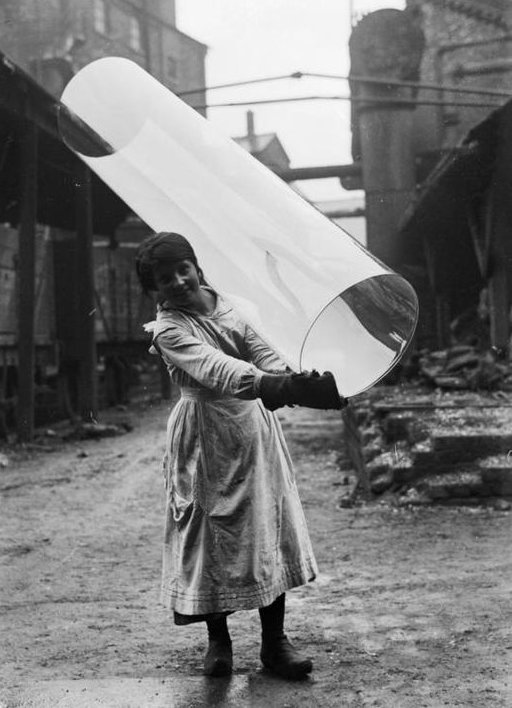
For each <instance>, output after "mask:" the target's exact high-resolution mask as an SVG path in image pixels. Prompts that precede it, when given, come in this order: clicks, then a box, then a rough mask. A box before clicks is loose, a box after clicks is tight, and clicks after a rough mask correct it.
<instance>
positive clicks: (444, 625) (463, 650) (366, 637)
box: [0, 403, 512, 708]
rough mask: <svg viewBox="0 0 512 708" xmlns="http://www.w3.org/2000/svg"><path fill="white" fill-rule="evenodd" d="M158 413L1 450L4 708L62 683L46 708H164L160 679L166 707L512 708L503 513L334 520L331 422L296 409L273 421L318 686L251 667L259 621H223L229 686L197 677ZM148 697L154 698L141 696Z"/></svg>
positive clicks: (296, 633) (290, 622) (510, 535)
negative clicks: (305, 528)
mask: <svg viewBox="0 0 512 708" xmlns="http://www.w3.org/2000/svg"><path fill="white" fill-rule="evenodd" d="M168 408H169V406H168V404H166V403H157V404H154V405H149V404H147V403H146V404H138V405H132V406H130V407H129V409H128V410H127V411H125V412H123V413H117V414H116V415H117V418H119V416H124V417H125V418H129V419H130V420H131V421H132V423H133V424H134V429H133V430H132V431H131V432H129V433H127V434H125V435H122V436H119V437H111V438H105V439H102V440H88V441H75V442H69V441H68V442H60V441H58V440H57V439H52V438H49V439H47V445H48V447H49V451H44V450H43V449H42V448H41V449H20V448H12V449H11V448H10V449H5V450H3V452H4V453H5V454H6V455H7V458H8V464H7V466H5V467H4V468H3V469H0V487H1V488H2V512H1V525H2V538H1V542H0V543H1V545H0V554H1V557H0V560H1V566H0V568H1V570H0V572H1V576H2V582H1V586H2V598H1V605H2V607H1V610H2V627H1V636H2V639H1V653H2V655H1V662H2V669H1V678H2V685H3V688H2V689H0V706H2V708H14V706H24V705H30V706H38V705H45V706H46V705H51V702H50V703H45V702H43V699H42V698H41V699H40V703H38V699H37V696H36V698H34V697H33V696H32V699H31V700H32V702H30V701H28V699H27V700H26V701H25V699H24V698H23V696H24V695H26V691H27V690H29V689H30V687H32V688H33V689H34V690H35V691H36V693H37V691H39V692H40V694H39V695H40V696H42V695H43V692H44V691H43V687H44V686H52V685H53V684H56V683H58V682H62V681H67V682H68V683H66V686H67V687H68V688H67V689H66V691H65V694H66V693H67V694H68V695H69V696H70V697H69V699H68V700H66V698H62V699H59V701H58V702H57V701H55V703H54V704H53V705H58V706H64V707H65V706H68V705H69V706H77V705H80V706H82V705H89V704H88V703H87V699H83V700H85V701H86V702H80V703H79V704H78V703H77V701H76V700H74V699H73V698H72V697H71V693H72V691H71V693H69V691H70V689H69V686H73V685H75V683H76V685H80V686H91V685H92V683H93V682H96V685H97V686H100V687H101V686H102V685H106V684H102V683H101V682H102V681H105V680H107V679H115V680H117V681H118V685H119V686H121V684H122V685H123V686H128V687H130V686H132V687H133V686H134V685H136V682H138V685H139V693H137V694H136V695H135V693H132V698H131V700H130V698H129V697H128V698H126V700H125V702H122V705H123V706H128V707H131V706H137V707H139V706H141V707H143V706H146V705H147V706H150V705H151V706H153V705H157V703H156V702H155V701H156V699H155V698H154V696H155V695H158V691H157V692H156V694H155V692H154V688H155V686H156V685H158V682H160V684H161V685H162V687H163V689H165V690H167V691H168V695H169V696H170V695H171V693H172V690H171V689H172V686H173V682H174V685H175V686H178V685H179V686H181V687H183V686H186V685H189V686H190V693H189V695H188V698H187V696H186V695H184V696H183V695H182V697H181V698H180V699H178V698H177V697H176V696H177V695H178V694H177V693H176V694H173V695H174V699H173V700H171V699H169V701H168V702H163V699H162V702H161V703H158V705H164V704H165V705H167V706H174V707H175V708H177V707H178V706H179V707H180V708H181V707H184V706H201V705H204V706H213V705H218V706H224V705H226V706H227V705H240V706H242V705H250V706H266V707H267V708H268V707H273V706H277V707H283V708H285V707H286V706H289V707H290V708H292V707H293V708H295V706H308V707H309V706H326V707H331V708H333V707H336V708H338V707H339V706H358V707H359V706H389V707H392V708H402V707H403V708H409V707H411V708H412V707H413V706H414V707H415V708H416V707H417V706H429V707H437V706H464V707H468V708H470V707H478V708H481V707H482V706H507V707H510V706H512V622H511V620H512V606H511V590H512V553H511V545H512V528H511V520H512V515H511V514H510V513H509V512H499V511H495V510H493V509H491V508H484V507H455V508H452V507H431V506H429V507H420V508H398V507H396V506H394V505H393V504H392V503H390V502H389V501H388V502H386V503H378V502H374V503H371V504H367V505H364V506H359V507H356V508H352V509H350V508H348V509H347V508H340V507H339V505H338V502H339V499H340V496H341V493H342V491H343V484H344V482H345V481H346V480H345V479H344V477H345V474H346V472H344V471H343V468H346V467H347V464H348V463H347V460H346V457H345V455H344V451H343V448H342V443H341V422H340V420H339V416H338V414H337V413H316V412H310V411H304V410H287V411H285V412H284V413H283V414H282V415H281V418H282V420H283V425H284V428H285V434H286V436H287V439H288V441H289V445H290V450H291V453H292V457H293V459H294V461H295V465H296V471H297V477H298V483H299V488H300V491H301V497H302V500H303V504H304V507H305V512H306V515H307V517H308V521H309V527H310V532H311V536H312V539H313V543H314V547H315V550H316V554H317V560H318V563H319V567H320V574H319V577H318V578H317V580H316V581H315V582H314V583H311V584H309V585H308V586H305V587H302V588H298V589H296V590H293V591H291V592H290V593H288V614H287V628H288V634H289V635H290V637H291V638H292V640H293V641H294V642H295V643H296V644H297V645H300V646H301V647H302V648H303V649H304V650H305V651H306V653H308V654H309V655H310V656H311V657H312V658H313V659H314V672H313V675H312V678H311V679H310V680H308V681H305V682H301V683H298V684H293V683H287V682H284V681H281V680H279V679H277V678H274V677H272V676H268V675H267V674H266V673H265V672H264V671H262V670H261V669H260V665H259V659H258V651H259V646H258V640H259V625H258V616H257V613H256V612H241V613H238V614H236V615H234V616H233V617H232V618H230V626H231V629H232V636H233V643H234V650H235V674H234V677H233V679H231V682H230V681H229V679H228V680H226V679H205V678H200V676H201V667H202V657H203V652H204V648H205V632H204V628H203V627H202V626H192V627H185V628H183V627H175V626H174V625H173V623H172V621H171V618H170V617H169V616H168V613H167V612H166V611H165V610H164V609H163V608H161V607H160V606H159V605H158V589H159V573H160V553H161V535H162V523H163V506H164V489H163V481H162V476H161V471H160V459H161V455H162V450H163V444H164V435H165V423H166V417H167V412H168ZM113 416H114V413H113V412H112V411H106V412H104V413H103V414H102V421H105V420H109V419H112V418H113ZM340 466H341V469H340ZM88 681H89V682H90V683H84V682H88ZM52 682H53V683H52ZM98 682H99V683H98ZM187 682H188V684H187ZM212 682H214V683H215V682H217V683H216V684H215V687H214V688H213V689H212ZM219 682H221V683H219ZM149 685H151V687H152V690H153V694H152V696H153V697H152V698H151V699H150V697H149V694H148V698H147V699H144V698H141V693H140V691H141V690H143V688H141V687H144V686H149ZM219 686H221V688H219ZM230 686H231V688H233V687H235V688H236V687H241V688H240V690H242V688H243V691H244V696H245V698H243V699H242V698H240V699H239V701H238V702H237V699H236V696H235V697H234V698H233V695H234V694H233V693H231V694H230V690H231V689H230ZM81 690H82V691H85V690H86V688H82V689H81ZM131 690H132V689H130V688H128V692H130V691H131ZM233 690H234V689H233ZM185 693H186V692H185ZM235 693H236V692H235ZM84 695H85V694H84ZM91 695H92V694H91ZM96 695H97V694H96ZM180 695H181V694H180ZM240 695H241V694H240ZM90 705H107V706H109V705H115V706H118V705H121V703H118V702H112V703H110V702H109V699H108V698H104V699H103V700H97V699H94V700H93V699H92V698H91V702H90Z"/></svg>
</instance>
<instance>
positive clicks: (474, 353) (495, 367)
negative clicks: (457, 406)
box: [417, 344, 512, 391]
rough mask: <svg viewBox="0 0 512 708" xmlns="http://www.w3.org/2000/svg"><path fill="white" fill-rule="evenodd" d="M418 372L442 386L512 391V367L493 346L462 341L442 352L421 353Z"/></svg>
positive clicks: (427, 381)
mask: <svg viewBox="0 0 512 708" xmlns="http://www.w3.org/2000/svg"><path fill="white" fill-rule="evenodd" d="M417 361H418V367H417V373H418V375H419V376H420V378H422V379H423V380H424V381H425V382H426V383H429V384H430V385H434V386H436V387H439V388H441V389H453V390H470V391H495V390H498V389H500V390H506V391H512V366H511V365H510V362H507V361H503V360H500V357H499V356H498V353H497V352H495V351H494V350H493V349H488V350H484V351H482V350H480V349H479V348H478V347H475V346H471V345H467V344H458V345H455V346H453V347H449V348H447V349H442V350H440V351H429V350H424V351H421V352H419V354H418V358H417Z"/></svg>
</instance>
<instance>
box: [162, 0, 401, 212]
mask: <svg viewBox="0 0 512 708" xmlns="http://www.w3.org/2000/svg"><path fill="white" fill-rule="evenodd" d="M391 7H394V8H398V9H403V8H404V7H405V0H352V2H351V0H314V1H313V0H177V2H176V14H177V26H178V29H180V30H182V31H183V32H185V33H186V34H189V35H190V36H192V37H194V39H197V40H199V41H200V42H203V43H204V44H206V45H207V46H208V53H207V58H206V77H207V85H208V86H214V85H217V84H223V83H229V82H233V81H246V80H250V79H259V78H263V77H269V76H280V75H287V74H291V73H293V72H295V71H302V72H305V73H306V72H313V73H325V74H335V75H340V76H346V75H347V74H348V71H349V68H350V59H349V52H348V40H349V37H350V14H351V9H352V11H353V13H354V15H355V16H356V17H360V16H361V15H362V14H364V13H367V12H372V11H374V10H378V9H381V8H391ZM333 94H335V95H346V96H348V94H349V90H348V85H347V82H346V81H344V80H332V79H318V78H315V79H313V78H303V79H300V80H297V79H295V80H294V79H285V80H280V81H272V82H268V83H263V84H259V85H258V84H256V85H254V86H245V87H238V88H230V89H219V90H215V91H209V92H208V102H209V103H224V102H230V101H245V100H255V99H268V98H283V97H286V96H300V95H302V96H306V95H308V96H311V95H315V96H319V95H320V96H323V95H333ZM250 108H251V109H252V110H253V112H254V115H255V129H256V132H257V133H269V132H275V133H277V134H278V136H279V139H280V140H281V142H282V144H283V146H284V148H285V150H286V152H287V153H288V156H289V157H290V159H291V166H292V167H303V166H312V165H328V164H346V163H349V162H352V157H351V154H350V141H351V135H350V117H349V116H350V108H349V102H348V101H318V100H317V101H301V102H297V103H278V104H273V105H272V104H271V105H257V106H253V107H251V106H245V107H229V108H211V109H209V111H208V117H209V119H210V121H211V122H212V123H213V124H214V125H215V126H217V127H218V129H219V130H220V131H222V132H223V133H225V134H227V135H228V136H230V137H237V136H240V135H244V134H246V132H247V129H246V112H247V110H249V109H250ZM300 187H301V190H302V191H303V192H304V193H305V194H306V196H308V197H309V198H310V199H313V200H323V199H326V200H327V199H342V198H343V197H344V196H345V197H351V196H353V194H351V193H350V192H344V191H343V190H342V188H341V186H340V184H339V181H338V180H336V179H332V180H310V181H308V182H302V183H301V185H300Z"/></svg>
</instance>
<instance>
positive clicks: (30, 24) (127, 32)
mask: <svg viewBox="0 0 512 708" xmlns="http://www.w3.org/2000/svg"><path fill="white" fill-rule="evenodd" d="M0 48H1V49H2V51H3V52H4V53H5V54H6V55H7V56H9V57H10V58H11V59H12V60H13V61H14V62H15V63H16V64H17V65H18V66H20V67H21V68H22V69H24V70H25V71H28V72H29V73H30V74H31V75H32V76H33V77H34V78H36V79H37V80H38V82H39V83H41V84H42V85H43V86H44V87H45V88H46V89H47V90H48V91H50V93H53V94H54V95H59V94H60V92H61V90H62V86H63V82H64V83H65V82H66V81H67V80H68V78H69V76H70V75H71V74H72V73H75V72H76V71H78V70H79V69H81V68H82V67H83V66H84V65H85V64H88V63H89V62H90V61H93V60H94V59H98V58H100V57H104V56H122V57H126V58H128V59H131V60H133V61H135V62H137V64H139V65H140V66H142V67H143V68H144V69H146V71H148V72H149V73H151V74H152V75H153V76H155V77H156V78H157V79H158V80H159V81H160V82H161V83H163V84H164V85H165V86H168V87H169V88H170V89H171V90H173V91H175V92H179V91H183V90H190V89H191V88H195V87H204V85H205V55H206V47H205V46H204V45H203V44H201V43H200V42H198V41H196V40H195V39H193V38H192V37H189V36H188V35H186V34H184V33H183V32H180V31H179V29H178V28H177V27H176V13H175V3H174V0H0ZM186 100H188V101H189V102H190V103H196V104H199V105H204V103H205V100H204V92H198V93H197V94H189V95H188V96H187V98H186Z"/></svg>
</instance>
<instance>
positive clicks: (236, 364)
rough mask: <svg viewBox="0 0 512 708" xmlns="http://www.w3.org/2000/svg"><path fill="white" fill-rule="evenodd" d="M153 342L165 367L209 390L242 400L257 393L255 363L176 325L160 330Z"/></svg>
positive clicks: (253, 396)
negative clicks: (182, 372)
mask: <svg viewBox="0 0 512 708" xmlns="http://www.w3.org/2000/svg"><path fill="white" fill-rule="evenodd" d="M153 344H154V346H155V347H156V349H157V350H158V352H159V353H160V355H161V356H162V358H163V359H164V361H165V363H166V364H167V365H168V366H174V367H177V368H179V369H181V370H183V371H185V372H186V373H187V374H188V375H189V376H191V377H192V378H193V379H195V380H196V381H197V382H198V383H200V384H201V385H202V386H205V387H206V388H209V389H211V390H212V391H216V392H218V393H219V394H221V395H226V396H235V397H237V398H244V399H252V398H257V397H258V395H259V384H260V380H261V376H262V372H261V371H259V370H258V369H257V368H256V366H254V365H253V364H251V363H249V362H247V361H243V360H242V359H236V358H235V357H232V356H229V355H228V354H225V353H224V352H222V351H220V350H219V349H217V348H216V347H214V346H212V345H211V344H208V343H207V342H204V341H203V340H202V339H200V338H199V337H196V336H194V335H193V334H192V333H190V332H188V331H187V330H185V329H184V328H182V327H180V326H176V325H171V326H169V327H167V328H166V329H164V330H162V331H160V332H159V333H158V334H156V335H155V337H154V339H153Z"/></svg>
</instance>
